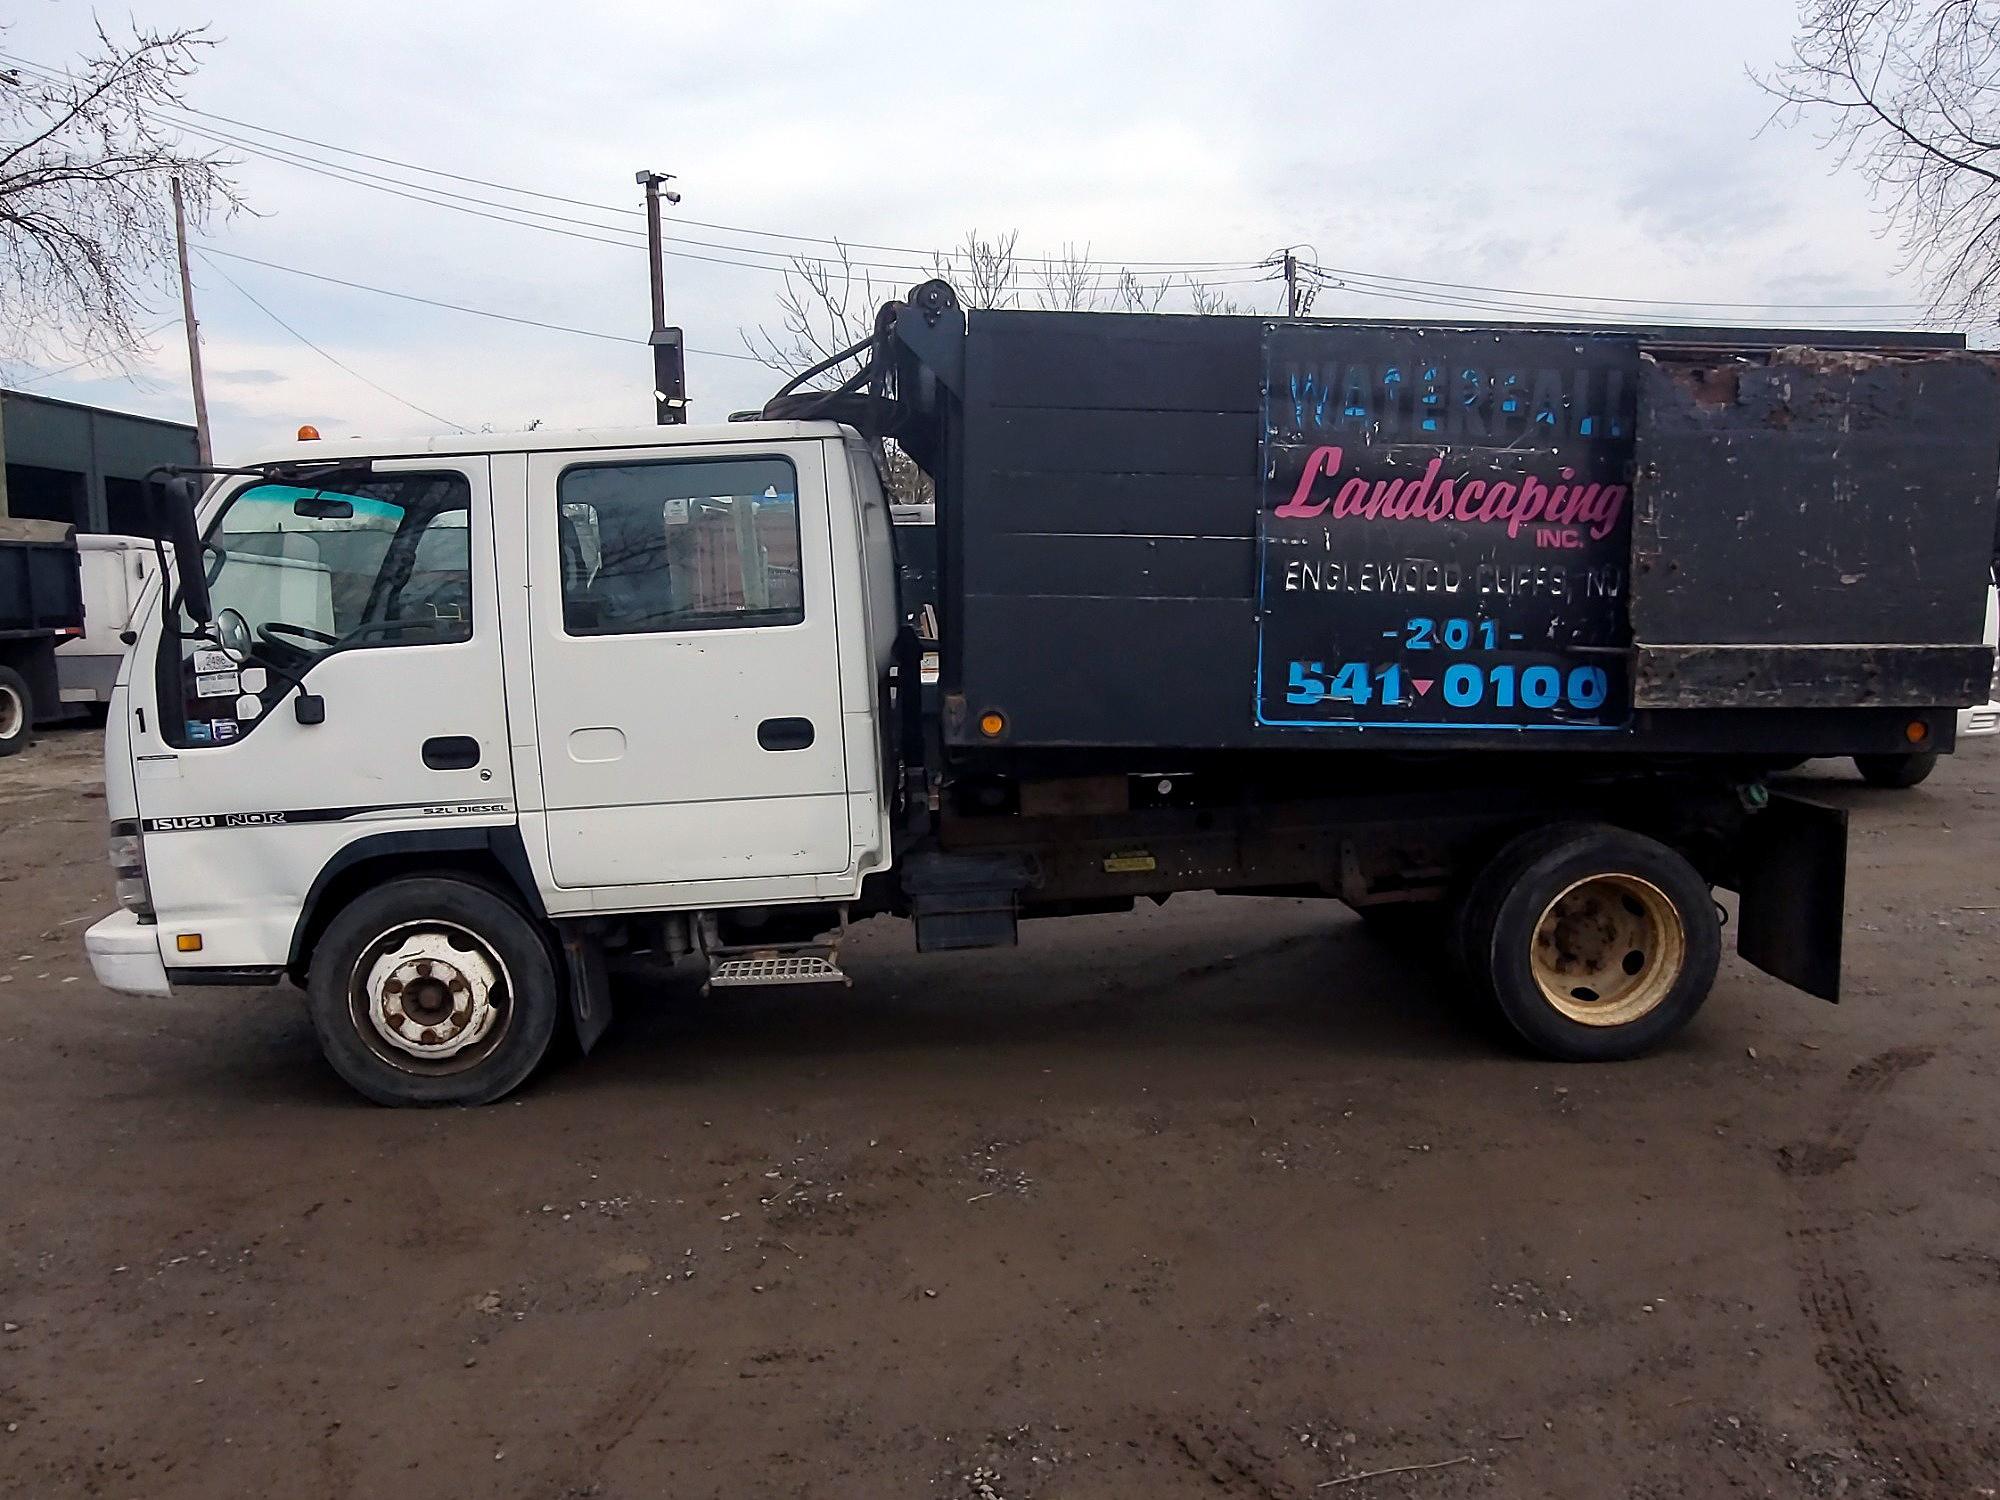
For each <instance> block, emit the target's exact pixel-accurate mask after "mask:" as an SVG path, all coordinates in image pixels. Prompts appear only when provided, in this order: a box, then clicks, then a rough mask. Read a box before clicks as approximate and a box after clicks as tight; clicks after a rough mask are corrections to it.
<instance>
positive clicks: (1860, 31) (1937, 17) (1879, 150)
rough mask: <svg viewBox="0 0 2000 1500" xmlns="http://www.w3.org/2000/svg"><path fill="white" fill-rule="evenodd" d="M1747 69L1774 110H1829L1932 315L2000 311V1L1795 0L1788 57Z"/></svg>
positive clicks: (1840, 144) (1845, 158)
mask: <svg viewBox="0 0 2000 1500" xmlns="http://www.w3.org/2000/svg"><path fill="white" fill-rule="evenodd" d="M1751 76H1752V77H1753V78H1754V79H1755V80H1756V82H1757V84H1758V86H1759V87H1760V88H1762V89H1764V91H1765V92H1766V93H1768V94H1770V95H1771V96H1772V98H1774V99H1775V100H1776V101H1777V106H1776V109H1775V110H1774V112H1773V115H1772V119H1773V121H1774V122H1777V123H1780V124H1785V125H1789V124H1793V123H1795V122H1797V121H1800V120H1803V119H1808V118H1810V119H1815V120H1819V121H1822V122H1824V128H1823V133H1822V135H1821V137H1820V140H1821V144H1822V145H1824V146H1825V147H1827V148H1828V149H1829V150H1831V151H1832V152H1833V153H1834V157H1835V160H1836V161H1837V162H1839V163H1840V164H1841V165H1842V166H1847V167H1853V168H1855V169H1856V170H1858V171H1859V172H1860V173H1861V174H1862V175H1863V177H1864V178H1866V179H1867V182H1868V185H1869V190H1870V192H1871V193H1872V195H1873V196H1874V198H1875V200H1876V203H1877V204H1878V206H1879V207H1880V209H1881V212H1882V215H1883V217H1884V219H1885V220H1886V221H1887V224H1888V226H1889V228H1890V229H1891V230H1892V231H1893V232H1894V233H1895V234H1896V235H1897V236H1898V239H1899V242H1900V245H1901V252H1902V253H1901V262H1900V268H1902V269H1914V270H1916V271H1917V272H1918V273H1919V274H1921V275H1922V276H1923V278H1924V281H1925V284H1926V286H1927V287H1928V289H1929V291H1930V294H1931V299H1932V308H1931V310H1932V312H1933V314H1934V315H1937V316H1940V317H1948V318H1954V319H1962V320H1985V319H1989V318H1992V317H1993V316H1994V315H1995V313H1996V312H2000V0H1799V32H1798V35H1797V37H1796V38H1795V39H1794V40H1793V43H1792V51H1791V56H1790V57H1789V58H1788V59H1787V60H1786V61H1785V62H1783V63H1781V64H1780V65H1779V66H1778V67H1777V68H1775V69H1773V70H1772V71H1771V72H1770V73H1768V74H1758V73H1753V74H1752V75H1751Z"/></svg>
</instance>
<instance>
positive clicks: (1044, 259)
mask: <svg viewBox="0 0 2000 1500" xmlns="http://www.w3.org/2000/svg"><path fill="white" fill-rule="evenodd" d="M0 57H6V58H7V59H9V60H10V61H13V62H17V63H20V64H21V65H22V66H25V67H29V68H34V69H37V70H39V71H41V72H43V73H45V74H53V73H54V72H55V70H52V69H49V68H48V67H47V66H46V65H44V64H38V63H33V62H29V61H28V60H27V59H25V58H21V57H17V56H15V55H14V54H13V53H10V52H6V51H4V50H0ZM172 108H173V110H174V112H177V113H180V114H188V115H195V116H197V117H199V118H201V119H204V120H215V121H218V122H220V123H222V124H224V125H233V126H235V127H236V128H237V129H239V130H249V131H253V132H255V133H256V134H258V135H270V136H276V137H278V138H279V139H280V140H287V141H293V142H296V143H297V144H299V145H302V146H311V147H313V148H315V149H316V150H320V151H332V152H334V153H336V154H337V155H340V156H351V157H354V158H355V159H356V160H359V161H372V162H374V163H376V164H377V165H379V166H387V167H398V168H401V169H402V170H403V171H406V172H421V173H423V174H424V175H425V176H427V177H442V178H445V179H446V180H448V181H451V182H462V183H465V184H467V185H468V186H472V187H483V188H488V189H491V190H493V191H495V192H501V193H513V194H515V195H517V196H520V197H524V198H539V199H541V200H543V201H544V202H548V203H563V204H567V205H569V206H570V207H572V208H587V209H592V210H594V211H596V212H598V213H608V214H619V215H622V216H627V217H632V218H638V217H641V216H642V215H641V212H640V210H638V209H636V208H627V207H624V206H622V205H618V204H610V203H596V202H592V201H591V200H589V199H586V198H571V197H568V196H566V195H564V194H562V193H549V192H544V191H542V190H541V189H539V188H524V187H517V186H514V185H512V184H510V183H504V182H495V181H493V180H491V179H490V178H485V177H472V176H468V175H466V174H465V173H462V172H449V171H446V170H445V169H443V168H442V167H427V166H424V165H422V164H421V163H418V162H411V161H404V160H401V159H400V158H397V157H393V156H380V155H377V154H375V153H373V152H368V151H359V150H356V149H355V148H354V147H352V146H339V145H335V144H334V143H333V142H331V141H322V140H316V139H314V138H313V137H311V136H306V135H296V134H294V133H292V132H291V131H286V130H279V129H277V128H275V127H274V126H270V125H257V124H253V123H252V122H250V121H248V120H239V119H235V118H233V117H232V116H229V115H219V114H215V113H213V112H211V111H209V110H203V109H195V108H194V107H193V106H191V105H185V104H183V105H177V106H173V107H172ZM672 222H673V223H676V224H687V225H691V226H693V227H694V228H697V229H714V230H718V231H720V232H722V233H725V234H740V235H745V236H748V237H751V238H755V239H775V240H791V241H796V242H799V243H804V244H813V245H833V246H836V247H843V248H846V249H849V250H879V251H883V252H886V253H889V254H893V255H916V256H921V257H923V258H924V259H925V260H926V261H934V260H946V261H952V260H964V259H968V258H969V257H968V255H967V252H965V251H963V250H960V249H956V248H953V249H950V250H937V249H925V248H923V247H921V246H916V245H885V244H871V243H869V242H867V241H865V240H849V239H841V238H839V237H838V236H830V235H816V234H791V233H787V232H784V231H782V230H774V229H750V228H746V227H744V226H742V225H737V224H721V223H714V222H711V221H708V220H704V219H691V218H686V217H684V216H680V215H676V216H675V217H674V218H673V220H672ZM729 248H736V249H741V250H744V251H746V252H747V253H751V254H775V253H785V254H789V253H790V252H769V251H757V250H754V249H752V248H751V247H749V246H735V247H729ZM808 258H810V259H817V258H818V257H808ZM1014 259H1015V260H1017V261H1020V262H1022V263H1024V264H1034V265H1066V264H1068V263H1069V261H1070V259H1071V257H1069V256H1058V255H1016V256H1015V257H1014ZM1087 263H1089V264H1096V265H1104V266H1118V267H1124V268H1131V267H1144V268H1148V269H1158V270H1168V271H1174V272H1180V271H1209V270H1225V271H1240V270H1249V269H1252V268H1253V267H1255V266H1257V265H1259V264H1261V262H1258V261H1225V260H1158V261H1153V260H1120V259H1118V258H1116V257H1112V256H1092V257H1089V258H1088V262H1087Z"/></svg>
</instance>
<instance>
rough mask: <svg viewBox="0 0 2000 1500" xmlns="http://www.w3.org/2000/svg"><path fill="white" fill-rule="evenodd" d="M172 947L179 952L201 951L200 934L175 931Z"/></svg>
mask: <svg viewBox="0 0 2000 1500" xmlns="http://www.w3.org/2000/svg"><path fill="white" fill-rule="evenodd" d="M174 947H175V949H176V950H177V951H179V952H181V953H199V952H201V934H200V933H198V932H182V933H177V934H175V936H174Z"/></svg>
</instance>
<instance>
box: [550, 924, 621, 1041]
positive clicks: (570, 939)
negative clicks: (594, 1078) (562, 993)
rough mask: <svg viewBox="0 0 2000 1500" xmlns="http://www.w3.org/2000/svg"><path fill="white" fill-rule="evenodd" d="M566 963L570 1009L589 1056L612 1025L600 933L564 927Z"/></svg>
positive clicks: (580, 927)
mask: <svg viewBox="0 0 2000 1500" xmlns="http://www.w3.org/2000/svg"><path fill="white" fill-rule="evenodd" d="M562 930H563V939H562V945H563V960H564V962H565V964H566V965H567V967H568V969H569V1010H570V1017H571V1019H573V1020H574V1021H575V1022H576V1045H577V1050H578V1051H580V1052H582V1053H583V1055H584V1056H585V1057H588V1056H589V1055H590V1049H591V1048H592V1047H595V1046H596V1045H597V1039H598V1038H599V1037H601V1036H603V1035H604V1028H605V1027H607V1026H609V1025H610V1024H611V983H610V981H609V980H608V979H607V978H606V977H605V973H604V946H603V944H601V943H600V942H599V941H598V940H597V934H596V933H594V932H591V931H588V930H587V929H585V928H583V927H582V926H580V925H578V924H575V923H567V922H566V923H564V924H562Z"/></svg>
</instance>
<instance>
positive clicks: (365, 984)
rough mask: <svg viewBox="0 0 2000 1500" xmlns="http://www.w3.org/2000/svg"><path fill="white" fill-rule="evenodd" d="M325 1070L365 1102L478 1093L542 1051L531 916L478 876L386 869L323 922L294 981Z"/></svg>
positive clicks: (552, 1010) (545, 978) (510, 1080)
mask: <svg viewBox="0 0 2000 1500" xmlns="http://www.w3.org/2000/svg"><path fill="white" fill-rule="evenodd" d="M306 995H307V1002H308V1008H309V1009H310V1011H311V1012H312V1021H313V1030H314V1032H315V1033H316V1034H317V1035H318V1037H319V1044H320V1050H321V1051H322V1052H324V1053H325V1054H326V1059H327V1061H328V1062H329V1063H331V1064H332V1065H333V1069H334V1071H335V1072H337V1073H338V1074H340V1076H341V1077H342V1078H344V1079H346V1080H347V1082H348V1083H349V1084H351V1085H353V1087H354V1088H356V1089H358V1090H359V1091H360V1092H361V1093H363V1094H365V1095H367V1096H368V1097H369V1098H370V1099H372V1100H374V1101H375V1102H376V1103H377V1104H391V1105H396V1104H487V1103H491V1102H492V1101H493V1100H495V1099H498V1098H500V1097H502V1096H503V1095H505V1094H507V1093H509V1092H511V1091H512V1090H514V1089H515V1088H517V1087H519V1086H520V1085H521V1084H522V1083H523V1082H524V1081H525V1080H526V1079H527V1077H528V1075H529V1074H530V1073H532V1072H533V1071H534V1070H535V1066H536V1064H537V1063H539V1062H540V1061H541V1060H542V1056H543V1054H544V1053H545V1052H547V1051H548V1047H549V1039H550V1037H551V1036H552V1035H553V1034H554V1031H555V1021H556V1014H557V1011H558V1008H559V1006H558V1001H559V995H558V991H557V987H556V976H555V967H554V964H553V962H552V961H551V959H550V957H549V949H548V946H547V944H546V943H544V942H543V940H542V934H541V932H540V930H539V929H538V928H537V927H536V925H535V923H534V922H533V921H531V920H530V919H529V917H528V916H527V915H526V914H525V913H524V912H522V911H521V909H520V908H519V907H517V906H516V905H514V903H513V902H511V901H509V900H507V899H506V898H505V897H503V896H501V895H500V894H498V893H497V892H495V891H493V890H491V889H489V888H487V887H486V886H483V885H478V884H475V883H473V882H471V881H468V880H460V879H456V878H452V877H448V876H415V877H409V878H405V879H402V880H392V881H390V882H389V883H388V884H386V885H381V886H377V887H376V888H374V889H373V890H370V891H368V892H366V893H365V894H363V895H362V896H360V897H358V898H357V899H356V900H355V901H354V902H353V903H352V904H350V905H349V906H348V907H346V908H345V909H344V910H343V911H341V912H340V913H339V914H338V915H336V916H335V917H334V919H333V920H332V921H331V922H329V923H328V924H327V927H326V931H325V932H324V933H322V934H321V936H320V940H319V943H318V945H317V946H316V947H315V948H314V950H313V956H312V966H311V973H310V975H309V977H308V981H307V985H306Z"/></svg>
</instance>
